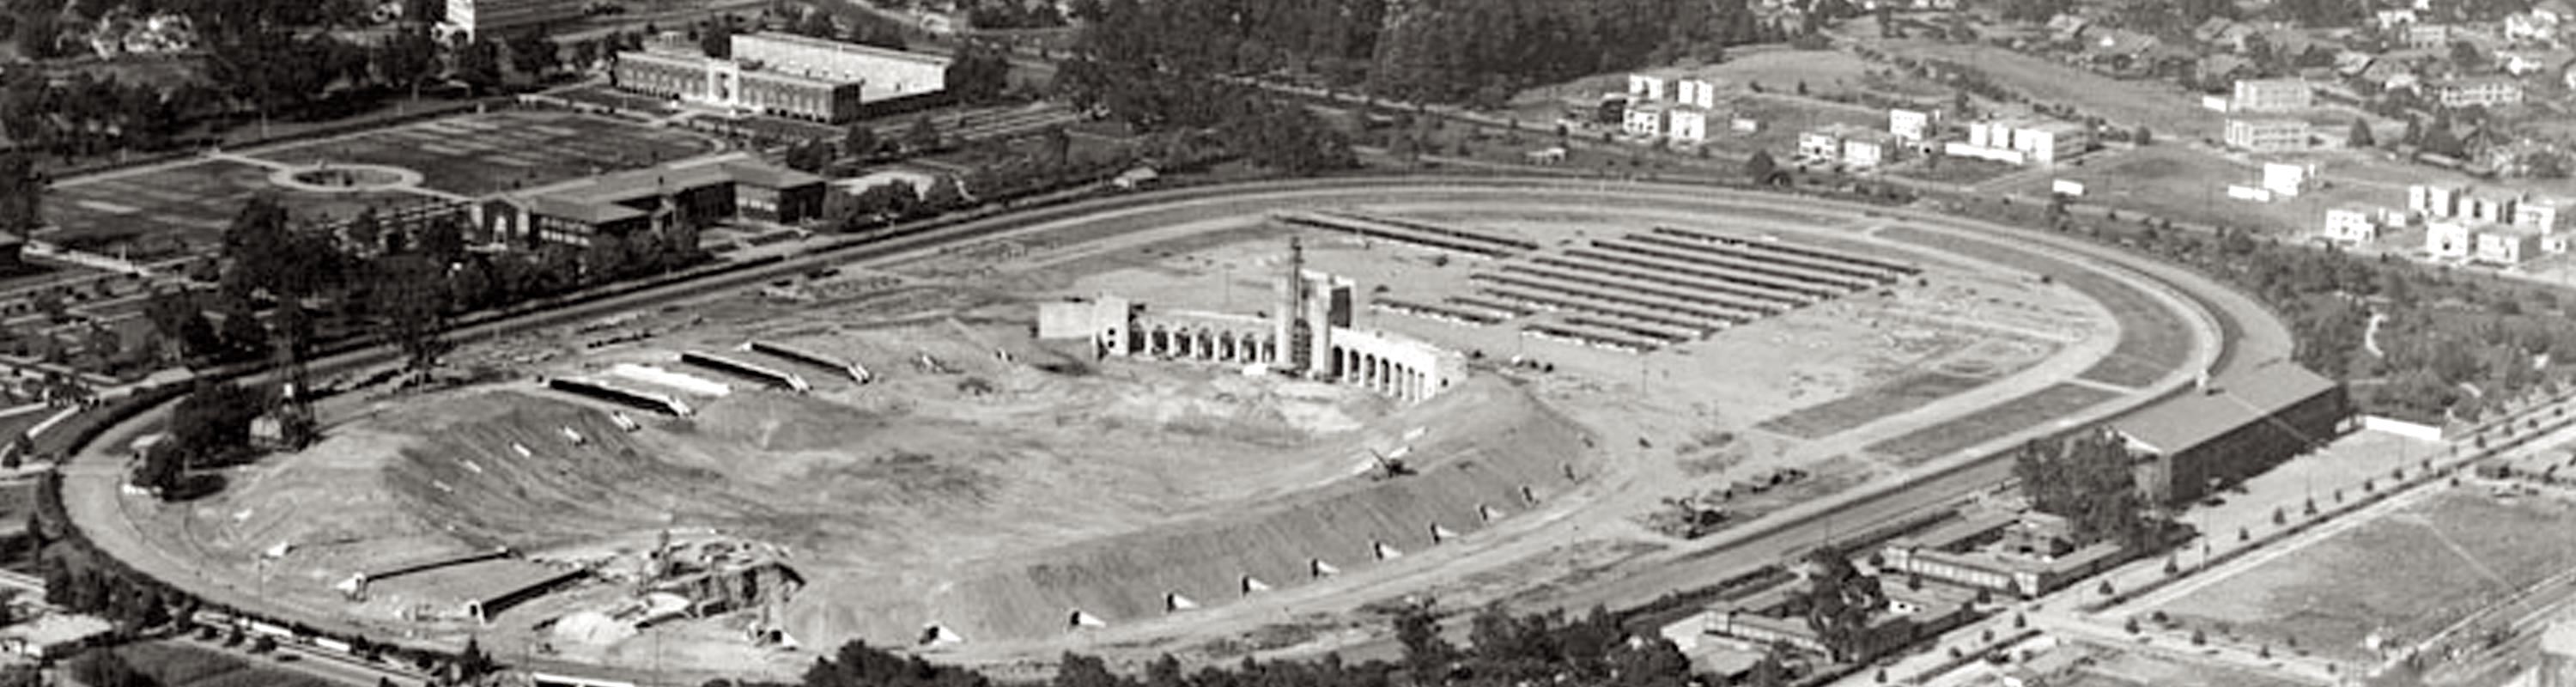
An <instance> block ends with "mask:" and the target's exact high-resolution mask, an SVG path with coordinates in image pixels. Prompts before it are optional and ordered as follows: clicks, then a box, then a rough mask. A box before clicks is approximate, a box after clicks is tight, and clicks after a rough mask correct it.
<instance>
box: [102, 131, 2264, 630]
mask: <svg viewBox="0 0 2576 687" xmlns="http://www.w3.org/2000/svg"><path fill="white" fill-rule="evenodd" d="M1456 181H1457V180H1451V182H1449V183H1454V182H1456ZM1443 183H1444V182H1443V181H1442V180H1437V179H1425V178H1388V179H1340V180H1304V181H1294V182H1273V183H1265V184H1252V185H1245V186H1242V187H1236V188H1229V189H1222V190H1207V189H1195V190H1178V191H1171V192H1164V193H1158V194H1150V195H1147V196H1140V197H1127V198H1116V199H1109V200H1104V201H1094V202H1088V203H1081V204H1075V205H1073V206H1069V207H1066V208H1056V209H1049V210H1042V211H1035V212H1030V213H1021V214H1017V215H1012V216H1008V217H1001V218H993V219H988V220H980V221H975V222H968V223H964V224H961V225H957V226H953V227H949V228H947V229H944V230H941V231H939V232H937V233H934V234H930V235H925V236H920V237H915V238H911V239H907V240H906V241H905V242H904V243H903V244H901V245H899V246H893V247H888V246H864V247H862V246H851V247H845V248H843V249H841V250H836V251H832V252H831V253H830V254H827V255H821V256H815V257H809V258H803V259H798V260H790V261H786V262H783V263H780V264H776V265H771V266H767V267H762V268H758V269H753V270H748V271H744V272H740V273H734V274H728V275H724V276H719V277H714V278H709V279H706V280H701V281H699V282H694V283H688V284H678V285H671V286H666V287H661V288H656V289H648V290H645V291H642V292H638V293H634V294H628V295H624V296H618V297H613V298H607V299H602V300H598V301H593V302H588V303H582V304H576V305H572V306H568V307H565V308H561V309H557V310H550V311H545V312H539V313H533V314H529V315H524V316H520V317H514V318H509V319H505V320H501V321H495V322H489V323H484V324H480V325H477V326H474V327H469V328H467V329H465V330H463V331H460V332H459V334H458V338H460V339H473V338H481V337H487V336H495V335H501V334H507V333H511V332H516V331H524V330H526V329H529V328H534V327H542V326H548V325H552V324H558V323H563V322H569V321H574V320H578V319H582V318H586V317H596V316H599V315H601V314H604V313H607V312H611V311H623V310H633V309H641V308H648V307H653V306H655V305H659V304H662V303H670V302H676V301H679V300H683V299H686V298H688V297H691V296H698V295H703V294H705V293H707V292H709V291H711V290H715V289H722V288H729V287H735V286H741V285H745V284H752V283H757V282H759V281H762V280H766V279H768V278H771V277H774V276H778V275H785V274H793V273H796V272H799V271H802V270H805V269H809V268H811V267H815V266H820V265H824V264H838V263H842V262H848V261H852V260H860V261H868V262H875V261H886V260H895V259H902V258H905V257H908V256H911V255H918V254H921V253H922V252H924V251H927V250H930V249H932V248H933V247H935V246H938V245H944V244H949V243H954V242H958V241H964V240H973V239H980V238H988V237H992V236H997V235H1002V234H1004V233H1013V232H1030V231H1045V230H1050V229H1059V228H1064V227H1067V226H1071V225H1073V224H1075V223H1076V222H1073V221H1069V220H1068V219H1067V218H1073V217H1081V218H1082V219H1081V223H1090V222H1093V221H1096V220H1095V218H1093V217H1085V215H1098V214H1108V215H1123V216H1126V217H1129V218H1131V220H1134V222H1133V223H1134V224H1136V225H1138V228H1143V227H1144V226H1146V225H1150V224H1154V223H1155V221H1154V218H1156V217H1161V216H1165V215H1168V214H1170V213H1182V214H1204V213H1224V212H1236V213H1240V212H1244V211H1248V210H1253V209H1257V208H1266V207H1276V206H1280V205H1281V204H1283V203H1289V202H1314V199H1318V198H1332V199H1336V202H1366V200H1367V199H1369V198H1372V197H1377V196H1384V197H1387V198H1399V197H1400V198H1403V199H1406V200H1414V199H1416V198H1418V197H1420V196H1421V195H1422V194H1423V193H1425V191H1424V190H1423V187H1425V186H1439V185H1441V184H1443ZM1465 183H1472V184H1477V185H1489V186H1491V185H1500V186H1504V187H1507V188H1515V189H1525V190H1527V191H1528V192H1532V193H1535V192H1540V191H1545V192H1547V193H1551V194H1556V195H1557V197H1559V198H1562V199H1565V200H1568V201H1580V202H1602V203H1618V202H1632V201H1633V202H1655V203H1698V204H1700V207H1704V208H1707V209H1709V210H1711V211H1713V212H1723V211H1724V209H1725V208H1727V207H1742V206H1772V207H1782V208H1793V209H1796V210H1799V211H1801V212H1810V213H1813V212H1818V211H1819V210H1820V208H1821V209H1823V210H1824V211H1828V212H1838V213H1849V214H1854V215H1858V214H1859V213H1879V214H1880V215H1882V216H1895V217H1903V218H1907V219H1910V220H1914V221H1919V222H1923V223H1926V224H1930V223H1934V222H1937V223H1940V224H1944V225H1949V226H1955V227H1958V228H1959V230H1962V231H1970V232H1977V233H1991V234H1995V235H2001V236H2009V237H2011V238H2012V240H2014V241H2016V242H2027V243H2030V244H2032V245H2046V246H2050V247H2049V248H2048V249H2047V250H2052V251H2063V252H2066V253H2069V254H2074V255H2081V256H2086V259H2087V260H2091V261H2101V260H2118V261H2128V266H2127V267H2125V268H2108V269H2114V270H2123V269H2125V270H2137V271H2138V272H2139V273H2141V274H2145V275H2149V276H2152V277H2153V279H2152V280H2140V279H2137V278H2136V275H2134V274H2133V275H2130V279H2129V280H2130V281H2133V282H2140V281H2146V282H2154V281H2161V282H2163V283H2164V284H2167V285H2168V286H2158V287H2152V288H2155V289H2157V290H2165V289H2174V290H2177V291H2178V292H2180V293H2185V294H2187V295H2188V296H2189V297H2190V298H2191V299H2192V300H2196V301H2200V302H2203V303H2206V304H2209V305H2211V306H2215V310H2216V311H2217V312H2218V314H2220V315H2222V316H2223V321H2221V322H2213V323H2211V324H2212V325H2214V326H2222V329H2221V331H2229V330H2226V329H2224V328H2223V326H2224V325H2229V324H2232V325H2234V326H2235V327H2236V329H2234V330H2233V331H2232V333H2233V334H2234V335H2235V336H2236V337H2238V338H2240V339H2242V340H2243V345H2241V346H2240V347H2239V349H2240V350H2247V351H2267V350H2279V351H2283V352H2286V351H2287V349H2288V345H2287V333H2286V331H2285V330H2281V329H2279V328H2278V326H2277V323H2276V322H2271V321H2270V318H2269V317H2268V316H2264V315H2263V314H2262V313H2261V312H2260V309H2259V308H2255V309H2253V310H2252V311H2250V312H2246V311H2242V310H2240V309H2239V308H2237V307H2232V306H2243V305H2250V304H2251V302H2250V301H2248V300H2245V299H2242V298H2241V297H2238V298H2235V299H2233V300H2231V299H2230V298H2229V296H2230V295H2231V294H2230V293H2228V292H2225V290H2224V289H2221V288H2218V287H2217V286H2216V285H2214V284H2210V283H2208V282H2207V281H2206V280H2201V279H2199V278H2197V277H2195V276H2192V275H2190V274H2188V273H2187V272H2186V271H2183V270H2179V269H2174V268H2165V267H2160V266H2156V265H2152V264H2147V263H2140V262H2135V259H2134V258H2132V257H2130V256H2125V255H2121V254H2118V253H2116V252H2114V251H2111V250H2109V249H2105V248H2102V247H2099V246H2093V245H2090V244H2085V243H2082V242H2080V241H2075V240H2073V239H2067V238H2064V237H2056V236H2053V235H2047V234H2039V233H2029V232H2020V231H2017V230H2012V229H2007V228H2002V227H1996V226H1993V225H1983V224H1979V223H1974V222H1962V221H1957V220H1951V219H1946V218H1935V217H1930V216H1926V215H1922V214H1917V213H1910V212H1906V211H1891V210H1887V209H1884V208H1863V207H1861V206H1855V205H1843V204H1835V203H1827V202H1823V201H1815V200H1807V199H1787V198H1780V197H1776V196H1769V195H1760V194H1751V193H1742V192H1729V191H1716V190H1712V189H1706V188H1691V187H1677V186H1655V185H1604V184H1602V183H1601V182H1593V181H1572V182H1569V181H1566V180H1559V179H1544V180H1510V181H1496V180H1490V179H1478V180H1473V181H1469V182H1465ZM2104 264H2107V263H2104ZM2194 321H2195V322H2200V321H2202V320H2199V319H2195V320H2194ZM2266 323H2269V325H2270V326H2268V327H2266V326H2263V325H2265V324H2266ZM2195 335H2196V336H2201V337H2204V338H2206V339H2216V338H2217V337H2215V336H2209V335H2207V334H2206V333H2196V334H2195ZM2273 336H2277V337H2278V339H2279V340H2278V341H2272V340H2268V337H2273ZM2196 349H2198V350H2199V355H2201V356H2202V358H2203V359H2207V360H2214V359H2215V357H2216V354H2217V352H2218V351H2217V346H2214V345H2210V344H2203V345H2201V346H2197V347H2196ZM2231 357H2234V358H2242V357H2243V356H2241V355H2240V356H2231ZM389 358H390V352H388V351H383V350H379V349H369V350H364V351H357V352H352V353H348V354H343V355H340V356H334V357H332V358H329V359H326V360H324V361H321V362H320V363H318V364H317V365H316V366H315V368H316V372H317V374H329V371H330V370H334V369H346V368H349V367H354V366H358V365H365V364H374V363H377V362H381V361H384V360H386V359H389ZM2176 375H2177V376H2185V375H2184V373H2183V372H2181V371H2177V372H2176ZM154 417H155V416H154V415H152V414H147V415H145V416H143V417H140V418H137V419H135V420H133V421H129V422H127V423H124V424H121V425H119V426H117V427H115V428H112V430H111V431H109V432H107V433H105V434H104V435H103V437H102V439H101V440H100V441H98V442H94V443H93V444H92V445H90V446H87V447H83V449H82V450H81V451H80V452H79V454H78V456H77V457H76V458H75V460H74V462H73V465H72V466H70V467H69V468H67V469H66V476H67V479H66V481H65V500H66V502H67V504H68V505H69V506H70V507H71V510H72V519H73V521H74V523H75V524H77V525H79V526H80V527H82V528H83V530H84V531H85V532H87V533H88V534H89V535H90V536H91V538H92V539H93V541H96V542H98V544H99V546H100V547H101V549H102V550H105V551H107V552H108V553H110V554H111V555H114V556H116V557H118V558H120V559H123V560H125V561H126V562H127V563H129V564H131V565H135V566H136V567H137V568H138V569H141V570H144V571H146V572H147V573H149V574H153V575H155V576H156V577H159V578H161V579H164V580H166V581H169V582H171V583H173V584H176V585H179V586H181V587H183V588H187V589H189V590H190V591H191V592H194V593H198V594H201V595H203V596H206V597H208V598H209V599H211V600H213V601H216V602H217V603H223V604H228V605H236V606H242V607H245V608H251V609H258V610H262V611H268V612H278V613H285V614H289V615H292V616H300V617H302V618H303V619H306V620H308V621H310V624H313V625H316V626H318V627H323V628H326V629H341V630H342V631H346V630H349V629H355V628H352V627H351V626H350V625H349V624H348V623H347V622H346V621H345V620H343V619H341V618H339V617H337V615H336V614H334V613H333V612H332V611H333V610H334V609H324V608H297V607H293V606H291V605H287V604H282V603H278V602H277V600H275V599H270V598H264V597H262V596H260V595H256V594H252V593H247V592H246V591H245V590H241V589H236V588H231V587H227V586H224V585H222V584H220V583H217V582H215V581H212V580H206V579H202V578H199V577H197V576H196V567H195V566H194V565H193V564H192V563H191V562H190V561H188V560H185V559H184V558H181V557H177V556H173V555H171V554H169V553H168V552H164V551H161V550H159V549H158V548H155V547H153V546H151V545H149V544H148V543H147V540H146V539H145V538H144V537H143V535H142V533H141V532H140V531H139V530H136V529H135V525H134V523H133V522H132V521H131V520H130V519H128V518H126V517H125V514H124V513H123V512H122V508H123V504H124V503H125V502H124V500H123V499H122V498H121V497H120V495H119V494H118V493H117V487H118V485H119V484H120V483H121V481H122V472H123V470H122V462H123V458H122V456H121V453H122V451H121V450H119V449H118V448H116V447H121V446H123V445H124V443H125V442H126V441H128V440H130V439H131V438H132V437H133V436H135V435H136V434H137V433H139V432H140V431H141V430H142V429H144V427H145V426H147V424H148V423H150V422H152V421H153V419H154ZM2038 429H2039V430H2049V429H2053V428H2038ZM1982 465H1985V466H1988V467H1972V468H1970V469H1966V470H1960V471H1955V472H1949V473H1947V474H1946V476H1942V475H1927V476H1925V478H1924V481H1921V482H1903V481H1900V482H1898V483H1896V484H1893V485H1889V488H1888V490H1887V491H1886V494H1893V495H1900V496H1899V497H1898V498H1878V499H1875V500H1872V501H1869V502H1867V503H1863V504H1858V505H1857V507H1856V508H1853V509H1849V510H1845V511H1844V512H1842V513H1840V514H1835V513H1834V510H1833V509H1831V508H1829V507H1826V506H1818V507H1816V508H1813V509H1810V510H1809V511H1807V512H1805V514H1804V515H1803V516H1802V517H1803V519H1798V518H1789V519H1790V520H1791V521H1790V522H1789V523H1788V524H1786V525H1783V526H1779V527H1774V528H1770V529H1769V530H1767V531H1765V532H1764V533H1762V534H1761V535H1760V536H1748V537H1743V538H1741V539H1742V540H1741V541H1726V540H1723V539H1712V540H1709V541H1708V542H1706V543H1704V544H1702V546H1705V547H1707V552H1706V553H1704V554H1701V555H1694V556H1681V557H1678V558H1677V560H1676V561H1675V562H1674V563H1673V564H1671V565H1669V566H1666V567H1663V568H1658V569H1656V570H1652V571H1649V572H1648V573H1647V574H1643V575H1638V576H1635V577H1627V578H1621V579H1615V580H1611V581H1609V582H1607V583H1605V584H1601V585H1597V586H1594V587H1588V588H1585V589H1582V590H1577V593H1575V594H1573V595H1569V596H1568V597H1567V598H1566V599H1565V600H1564V603H1565V604H1566V605H1578V606H1579V605H1589V603H1592V602H1601V603H1609V602H1625V601H1631V600H1638V599H1642V598H1650V597H1651V596H1654V595H1660V594H1661V593H1663V592H1665V591H1670V590H1673V589H1679V588H1685V587H1691V586H1697V585H1698V584H1704V583H1705V582H1707V581H1708V580H1713V579H1716V577H1717V575H1719V574H1723V572H1724V571H1728V570H1736V569H1743V568H1748V567H1752V566H1754V565H1759V564H1761V563H1762V562H1767V561H1768V560H1770V559H1771V558H1774V557H1776V556H1777V555H1778V554H1779V553H1780V552H1783V551H1786V550H1789V549H1794V548H1797V547H1800V546H1805V545H1807V544H1809V543H1812V542H1813V541H1816V540H1819V539H1821V538H1822V536H1823V534H1822V532H1823V531H1825V530H1831V529H1834V528H1836V527H1841V528H1845V529H1846V530H1848V529H1856V528H1858V527H1860V526H1861V525H1863V524H1864V521H1877V520H1885V519H1890V518H1893V517H1897V516H1899V515H1901V514H1903V513H1907V512H1912V511H1914V510H1916V509H1919V508H1921V507H1923V506H1925V505H1930V504H1937V503H1941V502H1944V501H1947V500H1949V499H1950V498H1954V497H1955V496H1956V495H1957V494H1961V493H1966V492H1967V491H1972V490H1974V489H1975V488H1980V487H1982V486H1985V485H1991V484H1993V483H1995V482H1996V481H1999V480H2000V477H2001V472H2000V471H1999V470H1997V469H1996V468H1994V467H1991V466H1993V465H1995V463H1993V462H1991V461H1988V462H1985V463H1983V464H1982ZM1537 524H1538V523H1532V524H1531V525H1528V526H1536V525H1537ZM1469 562H1471V563H1472V562H1473V561H1469ZM1493 562H1496V563H1499V562H1508V561H1493ZM1450 563H1452V565H1451V566H1444V567H1443V568H1441V569H1438V570H1432V571H1428V572H1431V573H1436V574H1434V575H1417V577H1422V578H1431V577H1439V578H1451V579H1454V578H1456V577H1458V576H1460V575H1461V572H1460V570H1459V569H1458V568H1457V567H1455V564H1457V563H1460V561H1450ZM1388 567H1390V568H1407V569H1413V570H1416V571H1418V572H1419V571H1420V568H1419V567H1418V566H1388ZM1351 577H1354V578H1365V577H1368V576H1367V575H1354V576H1351ZM1360 581H1365V580H1360ZM1424 581H1428V580H1415V581H1414V582H1415V583H1419V582H1424ZM1377 582H1378V583H1380V585H1384V584H1385V583H1388V582H1401V580H1391V579H1381V580H1377ZM1319 586H1320V585H1319ZM1396 586H1398V587H1400V586H1402V585H1401V584H1398V585H1396ZM1283 591H1284V590H1283ZM1346 591H1352V592H1361V593H1346V594H1344V595H1343V596H1342V598H1341V599H1339V600H1338V603H1340V604H1342V605H1356V604H1357V603H1360V602H1363V601H1366V600H1369V599H1375V598H1382V595H1380V594H1379V593H1378V592H1382V591H1389V589H1388V588H1385V587H1383V586H1373V585H1366V584H1355V585H1354V586H1353V587H1351V588H1350V589H1349V590H1346ZM1282 596H1286V595H1282ZM1237 605H1240V606H1252V605H1253V604H1235V605H1228V606H1226V607H1220V609H1219V610H1221V609H1225V608H1232V607H1234V606H1237ZM1248 610H1252V611H1258V610H1259V609H1248ZM1210 615H1211V616H1215V615H1221V614H1210ZM1236 615H1244V614H1243V613H1240V612H1238V613H1237V614H1236ZM1252 620H1254V621H1256V622H1258V621H1260V619H1259V618H1253V619H1252ZM1252 627H1257V625H1253V626H1252ZM1244 629H1247V630H1248V629H1250V627H1246V628H1244ZM370 634H374V635H376V636H390V635H387V634H385V633H384V632H383V630H381V629H377V630H376V631H374V632H371V633H370ZM1201 636H1205V635H1201Z"/></svg>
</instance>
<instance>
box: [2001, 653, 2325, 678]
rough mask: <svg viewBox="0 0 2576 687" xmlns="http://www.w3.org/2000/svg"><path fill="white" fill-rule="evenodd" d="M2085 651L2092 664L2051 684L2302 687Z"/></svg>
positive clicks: (2151, 657) (2144, 656) (2141, 656)
mask: <svg viewBox="0 0 2576 687" xmlns="http://www.w3.org/2000/svg"><path fill="white" fill-rule="evenodd" d="M2086 648H2087V649H2091V650H2092V651H2093V653H2091V654H2090V655H2091V656H2092V660H2091V663H2089V664H2087V665H2085V666H2083V667H2081V668H2078V669H2076V672H2075V674H2074V675H2073V676H2072V678H2071V679H2069V680H2067V681H2066V682H2062V683H2061V682H2051V683H2049V684H2063V685H2068V686H2069V687H2162V686H2163V685H2196V686H2198V687H2294V686H2295V685H2299V684H2301V683H2298V682H2294V681H2290V680H2283V679H2280V678H2275V677H2270V676H2267V675H2263V674H2261V673H2255V672H2251V671H2245V670H2238V669H2234V668H2228V667H2224V666H2217V665H2210V664H2207V663H2199V662H2189V661H2180V660H2175V659H2173V658H2169V657H2166V656H2161V655H2156V654H2149V653H2146V652H2138V651H2121V650H2118V649H2111V648H2107V647H2100V648H2096V647H2086ZM2067 650H2069V649H2059V651H2067Z"/></svg>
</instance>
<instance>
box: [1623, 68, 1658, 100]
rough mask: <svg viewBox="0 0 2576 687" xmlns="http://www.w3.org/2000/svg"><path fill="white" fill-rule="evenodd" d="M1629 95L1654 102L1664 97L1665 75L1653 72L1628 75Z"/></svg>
mask: <svg viewBox="0 0 2576 687" xmlns="http://www.w3.org/2000/svg"><path fill="white" fill-rule="evenodd" d="M1628 95H1630V96H1633V97H1635V98H1636V99H1638V100H1642V101H1647V102H1653V101H1658V100H1663V99H1664V77H1660V76H1654V75H1651V74H1630V75H1628Z"/></svg>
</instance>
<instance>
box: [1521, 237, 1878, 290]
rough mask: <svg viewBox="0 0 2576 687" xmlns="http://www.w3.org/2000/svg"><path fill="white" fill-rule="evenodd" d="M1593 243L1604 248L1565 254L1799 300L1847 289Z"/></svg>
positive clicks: (1576, 249) (1569, 250) (1686, 257)
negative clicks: (1659, 256) (1688, 276)
mask: <svg viewBox="0 0 2576 687" xmlns="http://www.w3.org/2000/svg"><path fill="white" fill-rule="evenodd" d="M1592 245H1594V246H1598V247H1601V248H1603V249H1604V250H1594V249H1591V248H1569V249H1566V251H1565V254H1566V255H1567V256H1570V257H1577V258H1583V259H1586V260H1594V261H1599V262H1603V263H1608V264H1613V265H1627V266H1629V267H1636V268H1641V269H1652V270H1657V271H1662V272H1671V273H1674V274H1686V275H1690V276H1693V277H1698V278H1700V279H1705V280H1709V281H1714V282H1721V283H1727V284H1734V285H1737V286H1744V287H1750V288H1756V289H1764V290H1767V291H1773V292H1777V293H1783V294H1789V295H1793V296H1796V297H1797V298H1799V299H1800V300H1799V302H1800V303H1801V304H1813V303H1815V302H1816V301H1821V300H1824V299H1827V298H1833V297H1835V296H1840V295H1843V294H1844V293H1846V292H1845V291H1842V290H1840V289H1828V288H1824V287H1820V286H1815V285H1813V284H1808V283H1805V282H1799V281H1793V280H1789V279H1781V278H1776V277H1770V276H1765V275H1760V274H1749V273H1746V272H1741V271H1735V270H1727V271H1715V269H1702V268H1701V267H1694V266H1692V265H1691V264H1679V263H1694V264H1697V265H1703V266H1705V265H1708V264H1709V263H1704V262H1696V261H1693V260H1691V259H1690V258H1689V256H1676V257H1673V258H1657V257H1651V256H1650V254H1649V253H1645V252H1636V251H1622V250H1620V249H1618V248H1617V247H1615V246H1613V245H1612V244H1608V243H1603V242H1600V241H1595V242H1593V244H1592ZM1613 251H1618V252H1613Z"/></svg>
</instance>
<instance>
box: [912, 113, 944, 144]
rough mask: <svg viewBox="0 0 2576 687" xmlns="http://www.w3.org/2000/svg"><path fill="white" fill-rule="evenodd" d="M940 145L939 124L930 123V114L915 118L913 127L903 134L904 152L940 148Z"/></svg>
mask: <svg viewBox="0 0 2576 687" xmlns="http://www.w3.org/2000/svg"><path fill="white" fill-rule="evenodd" d="M939 147H940V140H939V126H938V125H936V124H932V123H930V115H921V116H919V117H915V118H913V120H912V128H911V129H908V130H906V131H904V134H903V148H904V152H907V153H921V152H926V151H932V150H938V149H939Z"/></svg>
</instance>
